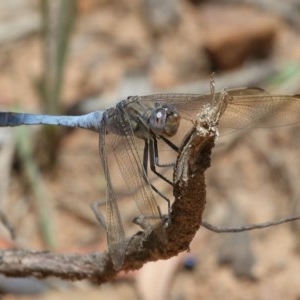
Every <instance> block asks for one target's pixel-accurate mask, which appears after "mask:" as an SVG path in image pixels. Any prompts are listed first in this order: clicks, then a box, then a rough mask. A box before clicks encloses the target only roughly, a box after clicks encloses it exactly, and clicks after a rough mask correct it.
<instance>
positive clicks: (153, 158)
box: [149, 139, 173, 186]
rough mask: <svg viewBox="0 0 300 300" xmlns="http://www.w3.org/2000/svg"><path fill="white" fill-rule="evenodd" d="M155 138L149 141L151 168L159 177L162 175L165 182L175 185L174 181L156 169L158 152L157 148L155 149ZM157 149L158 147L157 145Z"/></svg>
mask: <svg viewBox="0 0 300 300" xmlns="http://www.w3.org/2000/svg"><path fill="white" fill-rule="evenodd" d="M154 140H155V139H153V140H152V139H151V140H149V143H150V145H149V146H150V147H149V153H150V157H149V159H150V160H149V162H150V169H151V171H152V172H153V173H154V174H156V175H157V176H158V177H160V178H161V179H162V180H164V181H165V182H167V183H168V184H170V185H171V186H173V183H172V182H171V181H170V180H169V179H168V178H166V177H165V176H163V175H162V174H160V173H159V172H158V171H157V170H156V165H155V162H156V161H157V160H158V158H157V157H156V156H157V154H158V153H155V152H156V150H155V142H154ZM156 149H157V147H156Z"/></svg>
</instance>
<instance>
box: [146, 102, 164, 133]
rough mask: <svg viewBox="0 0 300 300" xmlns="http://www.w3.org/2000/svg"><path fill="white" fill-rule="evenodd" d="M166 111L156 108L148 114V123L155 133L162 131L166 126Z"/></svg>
mask: <svg viewBox="0 0 300 300" xmlns="http://www.w3.org/2000/svg"><path fill="white" fill-rule="evenodd" d="M166 120H167V112H166V110H165V109H164V108H158V109H156V110H155V111H154V112H153V113H152V114H151V116H150V119H149V125H150V129H151V130H152V131H153V132H154V133H155V134H157V135H161V134H163V133H164V129H165V126H166Z"/></svg>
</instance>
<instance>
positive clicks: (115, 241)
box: [99, 122, 126, 270]
mask: <svg viewBox="0 0 300 300" xmlns="http://www.w3.org/2000/svg"><path fill="white" fill-rule="evenodd" d="M99 136H100V137H99V150H100V158H101V163H102V166H103V170H104V174H105V178H106V182H107V188H106V218H107V220H106V223H107V244H108V249H109V253H110V256H111V259H112V262H113V265H114V268H115V269H116V270H119V269H120V268H121V267H122V264H123V261H124V256H125V251H126V240H125V232H124V228H123V225H122V221H121V216H120V212H119V208H118V205H117V199H116V195H115V193H114V189H113V182H112V179H111V176H110V172H109V166H108V160H107V154H108V153H109V152H110V151H113V147H114V140H113V139H112V138H111V137H110V135H106V126H105V122H102V126H101V129H100V135H99Z"/></svg>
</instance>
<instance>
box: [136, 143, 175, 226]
mask: <svg viewBox="0 0 300 300" xmlns="http://www.w3.org/2000/svg"><path fill="white" fill-rule="evenodd" d="M148 159H149V141H148V140H145V144H144V154H143V167H144V170H145V176H147V173H148ZM150 165H151V151H150ZM151 170H152V168H151ZM152 171H153V170H152ZM154 173H155V172H154ZM155 174H157V173H155ZM158 174H159V173H158ZM158 174H157V175H158ZM159 175H161V174H159ZM159 175H158V176H159ZM161 176H162V175H161ZM163 178H165V177H163ZM145 179H146V180H147V178H145ZM150 186H151V188H152V190H153V191H154V192H155V193H156V194H158V195H159V196H160V197H162V198H163V199H164V200H166V201H167V204H168V216H170V213H171V202H170V200H169V199H168V198H167V197H166V196H165V195H164V194H163V193H162V192H160V191H159V190H158V189H157V188H156V187H155V186H154V185H153V184H151V183H150ZM158 209H159V207H158ZM159 211H160V209H159ZM160 217H161V214H160ZM137 224H138V223H137ZM141 227H142V226H141Z"/></svg>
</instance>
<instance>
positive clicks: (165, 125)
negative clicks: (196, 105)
mask: <svg viewBox="0 0 300 300" xmlns="http://www.w3.org/2000/svg"><path fill="white" fill-rule="evenodd" d="M172 108H173V106H172V107H171V106H170V107H169V106H165V107H161V108H158V109H156V110H155V111H154V112H153V113H152V115H151V116H150V119H149V126H150V129H151V130H152V132H153V133H154V134H157V135H163V136H166V137H171V136H173V135H175V134H176V132H177V130H178V127H179V124H180V116H179V114H178V112H177V110H176V109H172Z"/></svg>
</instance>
